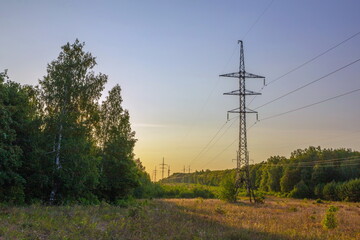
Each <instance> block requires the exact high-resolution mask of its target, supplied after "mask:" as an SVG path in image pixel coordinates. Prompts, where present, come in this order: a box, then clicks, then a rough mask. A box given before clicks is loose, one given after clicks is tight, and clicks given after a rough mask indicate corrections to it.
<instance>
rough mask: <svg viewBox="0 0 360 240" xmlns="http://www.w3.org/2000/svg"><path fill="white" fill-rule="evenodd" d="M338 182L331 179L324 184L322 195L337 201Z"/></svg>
mask: <svg viewBox="0 0 360 240" xmlns="http://www.w3.org/2000/svg"><path fill="white" fill-rule="evenodd" d="M338 195H339V189H338V184H337V183H336V182H335V181H332V182H330V183H328V184H326V185H325V186H324V189H323V196H324V198H325V199H326V200H332V201H338V200H340V198H339V196H338Z"/></svg>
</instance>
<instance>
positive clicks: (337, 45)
mask: <svg viewBox="0 0 360 240" xmlns="http://www.w3.org/2000/svg"><path fill="white" fill-rule="evenodd" d="M359 34H360V32H357V33H355V34H353V35H351V36H350V37H348V38H346V39H345V40H343V41H341V42H339V43H337V44H335V45H334V46H332V47H330V48H328V49H327V50H325V51H324V52H322V53H320V54H318V55H316V56H315V57H313V58H311V59H309V60H307V61H305V62H304V63H302V64H300V65H299V66H297V67H295V68H293V69H291V70H290V71H288V72H286V73H284V74H282V75H280V76H279V77H277V78H275V79H273V80H271V81H269V82H268V83H267V84H265V85H264V86H263V87H262V88H261V89H260V90H259V92H262V91H263V89H264V88H265V87H266V86H269V85H270V84H272V83H274V82H276V81H278V80H280V79H282V78H283V77H285V76H287V75H289V74H290V73H292V72H295V71H297V70H299V69H300V68H302V67H304V66H306V65H307V64H309V63H311V62H313V61H315V60H316V59H318V58H319V57H321V56H323V55H325V54H327V53H329V52H330V51H332V50H334V49H335V48H337V47H339V46H341V45H342V44H344V43H346V42H347V41H349V40H351V39H353V38H355V37H356V36H358V35H359ZM256 97H257V96H254V97H253V99H251V101H250V102H249V103H248V106H249V105H250V104H251V103H252V102H253V101H254V100H255V98H256Z"/></svg>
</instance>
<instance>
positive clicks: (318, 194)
mask: <svg viewBox="0 0 360 240" xmlns="http://www.w3.org/2000/svg"><path fill="white" fill-rule="evenodd" d="M324 186H325V184H323V183H320V184H318V185H316V186H315V188H314V194H315V196H316V197H318V198H320V199H321V198H324V196H323V189H324Z"/></svg>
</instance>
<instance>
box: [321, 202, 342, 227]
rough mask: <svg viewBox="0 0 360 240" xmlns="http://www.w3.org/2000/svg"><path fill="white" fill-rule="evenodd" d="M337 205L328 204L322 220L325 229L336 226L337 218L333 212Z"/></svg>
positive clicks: (336, 209) (335, 210)
mask: <svg viewBox="0 0 360 240" xmlns="http://www.w3.org/2000/svg"><path fill="white" fill-rule="evenodd" d="M338 209H339V208H338V207H335V206H330V207H329V209H328V210H327V211H326V214H325V217H324V219H323V221H322V224H323V227H324V228H326V229H334V228H336V226H337V220H336V216H335V212H337V211H338Z"/></svg>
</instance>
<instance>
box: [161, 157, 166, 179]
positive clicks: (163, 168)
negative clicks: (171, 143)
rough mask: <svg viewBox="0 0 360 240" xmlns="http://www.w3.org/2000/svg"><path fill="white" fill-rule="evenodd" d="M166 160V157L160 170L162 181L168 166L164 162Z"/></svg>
mask: <svg viewBox="0 0 360 240" xmlns="http://www.w3.org/2000/svg"><path fill="white" fill-rule="evenodd" d="M164 161H165V160H164V157H163V161H162V163H160V169H161V179H163V178H164V170H165V166H166V164H165V162H164Z"/></svg>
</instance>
